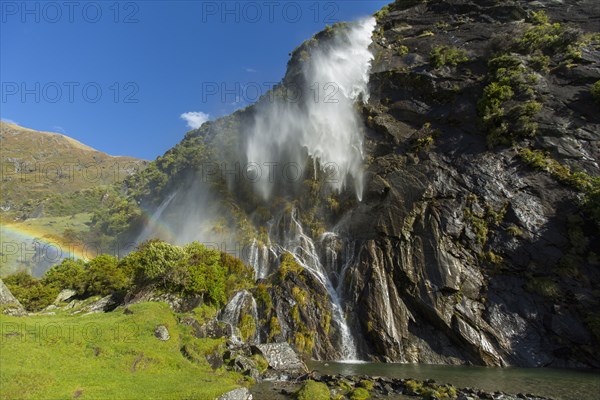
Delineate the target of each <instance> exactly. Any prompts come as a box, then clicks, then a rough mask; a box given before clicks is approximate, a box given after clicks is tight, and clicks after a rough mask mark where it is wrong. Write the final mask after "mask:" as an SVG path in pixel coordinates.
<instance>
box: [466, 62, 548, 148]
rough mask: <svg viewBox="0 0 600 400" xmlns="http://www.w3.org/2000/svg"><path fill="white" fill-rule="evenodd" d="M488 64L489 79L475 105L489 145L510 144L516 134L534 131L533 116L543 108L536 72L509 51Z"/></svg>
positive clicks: (530, 133) (535, 125) (517, 136)
mask: <svg viewBox="0 0 600 400" xmlns="http://www.w3.org/2000/svg"><path fill="white" fill-rule="evenodd" d="M488 67H489V70H490V72H489V78H488V80H489V83H488V85H487V86H486V87H485V88H484V90H483V97H482V98H481V99H480V100H479V102H478V103H477V108H478V112H479V116H480V117H481V120H482V122H483V125H484V126H485V128H486V130H487V133H488V143H489V145H490V146H495V145H497V144H511V143H513V141H514V140H515V139H517V138H520V137H527V136H533V135H535V134H536V132H537V124H536V123H535V122H534V121H533V117H534V116H535V115H536V114H537V113H538V112H539V111H540V110H541V109H542V104H541V103H540V102H538V101H537V96H536V94H535V91H534V85H535V83H536V82H537V76H536V74H535V73H534V72H533V70H532V69H531V68H530V67H529V66H527V65H525V64H524V62H523V61H522V60H521V59H520V58H519V57H518V56H516V55H512V54H502V55H499V56H497V57H494V58H492V59H491V60H490V61H489V62H488Z"/></svg>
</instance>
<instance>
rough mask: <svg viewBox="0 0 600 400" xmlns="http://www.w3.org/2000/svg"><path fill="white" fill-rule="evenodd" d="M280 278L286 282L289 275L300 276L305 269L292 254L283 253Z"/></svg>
mask: <svg viewBox="0 0 600 400" xmlns="http://www.w3.org/2000/svg"><path fill="white" fill-rule="evenodd" d="M278 271H279V277H280V279H281V280H284V279H285V278H286V276H288V274H291V273H293V274H296V275H300V274H301V273H302V272H303V271H304V268H303V267H302V266H301V265H300V264H298V262H296V259H295V258H294V256H293V255H292V254H291V253H287V252H286V253H283V254H282V255H281V260H280V264H279V270H278Z"/></svg>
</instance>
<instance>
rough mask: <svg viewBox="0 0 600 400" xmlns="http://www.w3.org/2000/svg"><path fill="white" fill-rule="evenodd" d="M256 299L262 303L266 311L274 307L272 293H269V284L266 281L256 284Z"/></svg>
mask: <svg viewBox="0 0 600 400" xmlns="http://www.w3.org/2000/svg"><path fill="white" fill-rule="evenodd" d="M255 296H256V300H257V301H258V304H260V305H261V306H262V307H263V308H264V309H265V311H267V312H269V311H270V310H271V308H273V301H272V300H271V295H270V294H269V289H268V287H267V285H265V284H264V283H259V284H258V285H257V286H256V294H255Z"/></svg>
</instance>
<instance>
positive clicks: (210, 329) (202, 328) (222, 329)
mask: <svg viewBox="0 0 600 400" xmlns="http://www.w3.org/2000/svg"><path fill="white" fill-rule="evenodd" d="M180 323H181V324H182V325H187V326H191V327H192V334H193V335H194V336H195V337H197V338H200V339H204V338H211V339H219V338H223V337H224V338H230V337H231V336H232V335H233V330H232V327H231V325H229V324H226V323H223V322H221V321H218V320H216V319H211V320H209V321H207V322H205V323H204V324H200V322H198V320H197V319H195V318H193V317H190V316H186V317H183V318H182V319H181V321H180Z"/></svg>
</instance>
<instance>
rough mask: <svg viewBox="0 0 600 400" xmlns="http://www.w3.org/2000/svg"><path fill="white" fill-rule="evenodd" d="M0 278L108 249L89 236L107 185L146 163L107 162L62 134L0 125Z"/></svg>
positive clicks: (109, 190) (107, 197)
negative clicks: (67, 258) (94, 213)
mask: <svg viewBox="0 0 600 400" xmlns="http://www.w3.org/2000/svg"><path fill="white" fill-rule="evenodd" d="M0 140H1V142H2V146H1V149H0V167H1V171H0V174H1V175H0V177H1V181H0V221H1V224H0V234H1V244H2V254H1V256H2V258H1V260H0V275H6V274H8V273H11V272H15V271H17V270H25V271H29V272H31V273H33V274H35V275H40V274H42V273H43V272H44V271H45V270H46V269H47V268H48V267H49V266H50V265H52V264H53V263H56V262H58V261H60V259H62V258H64V257H81V256H82V255H83V254H84V252H83V249H84V248H87V249H88V250H87V251H86V255H87V256H94V255H96V252H97V251H96V249H103V251H104V252H110V251H109V249H108V248H106V246H101V245H100V243H99V242H98V241H97V240H96V238H95V237H94V236H93V235H92V234H91V233H90V232H89V230H90V228H89V224H90V223H91V217H92V213H93V212H96V211H98V210H101V209H104V208H106V207H108V205H109V204H110V203H111V201H112V199H114V198H116V197H117V192H116V191H115V189H114V185H115V184H118V183H120V182H121V181H122V180H123V179H125V178H126V177H127V176H129V175H131V174H133V173H134V172H137V171H140V170H142V169H143V168H145V166H146V165H147V161H144V160H139V159H136V158H132V157H115V156H110V155H108V154H106V153H102V152H100V151H97V150H95V149H93V148H91V147H89V146H86V145H84V144H82V143H80V142H78V141H76V140H74V139H72V138H69V137H68V136H65V135H62V134H59V133H52V132H39V131H35V130H31V129H27V128H23V127H21V126H18V125H14V124H9V123H5V122H0Z"/></svg>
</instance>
